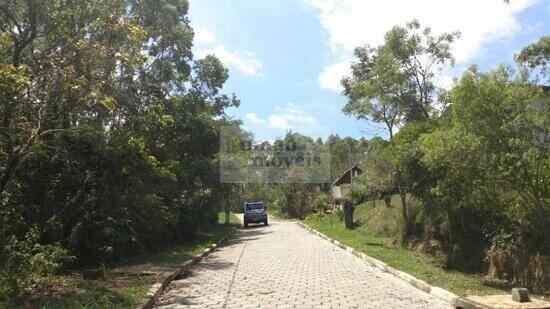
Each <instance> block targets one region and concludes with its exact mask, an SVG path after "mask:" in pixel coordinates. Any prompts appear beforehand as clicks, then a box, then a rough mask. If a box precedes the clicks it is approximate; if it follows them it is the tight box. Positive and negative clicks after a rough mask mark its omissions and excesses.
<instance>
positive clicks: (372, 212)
mask: <svg viewBox="0 0 550 309" xmlns="http://www.w3.org/2000/svg"><path fill="white" fill-rule="evenodd" d="M398 200H399V199H398V198H397V196H395V198H394V201H395V202H397V201H398ZM399 215H400V209H399V208H398V207H393V208H387V207H386V206H385V203H384V201H383V200H377V201H376V202H375V203H373V202H370V201H369V202H366V203H363V204H360V205H358V206H356V210H355V213H354V217H355V219H356V221H357V223H356V224H357V227H356V228H354V229H353V230H349V229H346V227H345V225H344V224H343V222H342V220H341V217H340V216H339V215H338V214H336V213H333V214H324V213H322V212H321V213H317V214H312V215H310V216H309V217H307V218H306V219H305V220H304V223H306V224H307V225H309V226H311V227H312V228H314V229H316V230H318V231H320V232H321V233H323V234H325V235H327V236H329V237H331V238H333V239H336V240H338V241H339V242H341V243H343V244H346V245H348V246H350V247H353V248H355V249H357V250H359V251H361V252H364V253H366V254H367V255H369V256H372V257H374V258H376V259H378V260H380V261H383V262H384V263H386V264H388V265H389V266H391V267H394V268H396V269H399V270H401V271H404V272H407V273H409V274H411V275H413V276H415V277H417V278H419V279H421V280H424V281H426V282H427V283H428V284H430V285H434V286H439V287H441V288H444V289H447V290H449V291H452V292H453V293H455V294H457V295H470V294H476V295H484V294H502V293H507V292H508V291H507V290H501V289H497V288H493V287H490V286H487V285H485V284H484V283H483V282H484V281H483V275H482V274H477V273H466V272H461V271H457V270H453V269H445V268H444V256H443V253H442V252H441V248H440V247H439V246H440V243H438V242H432V243H431V244H421V243H419V244H416V246H411V247H407V248H403V247H402V246H401V244H400V243H399V241H398V240H397V239H396V237H395V236H396V235H399V233H400V225H399V222H400V221H399Z"/></svg>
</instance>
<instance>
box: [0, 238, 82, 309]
mask: <svg viewBox="0 0 550 309" xmlns="http://www.w3.org/2000/svg"><path fill="white" fill-rule="evenodd" d="M3 236H5V235H3ZM38 238H39V233H38V231H37V229H36V228H33V229H31V230H30V231H29V232H28V233H27V234H25V236H24V237H23V238H22V239H18V238H17V237H16V236H15V235H9V236H7V237H0V240H2V247H1V248H0V262H1V264H2V265H3V266H2V267H1V268H0V304H1V303H2V302H8V301H10V300H12V299H14V298H16V297H18V296H20V295H21V293H22V292H23V291H24V289H26V288H29V287H30V286H31V285H33V284H39V283H40V278H41V277H43V276H45V275H48V274H54V273H56V272H58V271H59V270H60V269H62V268H64V267H67V266H68V265H69V264H71V263H72V262H73V260H74V257H73V256H71V255H70V254H69V251H68V250H67V249H64V248H63V247H61V246H59V245H41V244H39V243H38V240H39V239H38Z"/></svg>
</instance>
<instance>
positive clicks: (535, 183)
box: [342, 22, 550, 289]
mask: <svg viewBox="0 0 550 309" xmlns="http://www.w3.org/2000/svg"><path fill="white" fill-rule="evenodd" d="M418 29H419V26H418V24H417V23H416V22H413V23H410V24H409V25H408V26H407V27H406V28H400V27H395V28H394V29H392V30H391V31H390V32H388V34H387V35H386V40H385V42H384V44H383V45H381V46H380V47H377V48H370V47H365V48H358V49H357V51H356V56H357V61H356V62H355V63H354V64H353V65H352V75H351V76H350V77H347V78H345V79H344V80H343V81H342V84H343V86H344V88H345V91H344V94H345V95H346V96H347V97H348V99H349V101H348V104H347V105H346V106H345V107H344V112H345V113H348V114H352V115H355V116H356V117H357V118H359V119H369V120H372V121H375V122H381V123H383V124H384V125H385V126H386V127H387V130H388V131H389V137H390V139H389V142H388V143H386V145H384V144H382V147H380V143H376V144H377V145H373V143H372V142H371V141H368V142H367V145H370V146H372V147H368V149H369V151H368V154H367V156H366V157H365V159H364V161H363V167H364V169H366V170H367V171H366V174H365V176H364V177H363V178H364V179H358V184H357V185H356V187H358V188H356V189H355V190H354V191H356V193H355V194H354V196H361V194H359V193H360V191H361V190H363V191H366V192H367V193H369V192H370V193H375V192H376V190H380V189H384V188H386V190H387V191H390V192H391V191H392V190H394V191H397V192H399V194H400V195H401V199H402V201H403V202H402V205H401V207H402V209H403V221H404V225H403V229H408V231H405V232H404V233H403V235H402V236H403V238H405V237H406V238H409V239H412V240H413V241H418V240H421V241H422V240H430V239H437V240H439V241H441V242H442V244H443V248H442V249H443V250H444V253H445V255H446V258H447V259H446V265H447V266H452V267H458V268H464V269H469V270H479V269H480V268H481V267H482V265H483V262H484V258H485V257H486V256H488V257H489V259H490V257H491V256H492V255H494V254H495V252H499V253H502V252H504V253H505V254H506V255H507V256H508V255H509V256H511V259H512V261H513V262H510V263H511V264H513V265H515V266H514V269H513V270H510V271H511V272H512V271H513V272H514V274H513V276H514V277H515V278H514V280H516V281H517V282H518V283H519V284H524V285H530V286H533V287H535V288H537V289H540V287H541V286H542V285H543V284H545V283H544V282H547V280H548V274H547V273H546V274H544V271H543V270H542V269H544V267H543V266H537V267H540V268H538V269H536V270H533V269H531V268H530V267H533V266H532V265H535V264H536V263H535V264H533V263H531V262H530V261H531V259H532V258H533V257H536V256H548V255H549V254H550V239H549V238H548V234H549V231H548V226H550V191H549V188H550V150H549V145H550V142H549V136H550V131H549V129H550V105H549V104H550V99H549V98H550V95H549V90H548V89H549V88H548V81H549V80H550V73H549V69H548V63H549V59H550V53H549V50H550V49H549V48H548V42H549V41H548V37H543V38H541V40H540V41H538V42H537V43H535V44H532V45H530V46H528V47H526V48H525V49H523V50H522V51H521V52H520V53H519V54H518V55H517V56H516V61H517V64H518V66H517V69H514V68H512V67H509V66H501V67H499V68H497V69H495V70H493V71H490V72H486V73H485V72H480V71H479V70H478V69H477V68H476V67H475V66H473V67H471V68H470V69H469V70H467V71H466V72H465V73H464V74H463V76H462V77H461V78H460V79H459V80H458V81H457V83H456V85H454V87H453V88H452V90H451V91H450V92H446V91H443V90H441V91H437V89H436V87H435V86H434V82H433V79H434V77H435V74H434V73H436V72H437V71H438V70H439V69H440V68H441V65H443V64H445V63H446V62H447V61H449V60H450V61H451V62H452V56H451V55H450V53H449V44H450V43H452V42H453V40H454V38H455V36H456V35H455V34H443V35H442V36H440V37H438V38H437V39H435V38H434V37H432V36H431V35H430V31H429V30H424V31H423V32H422V34H421V35H417V34H416V31H417V30H418ZM415 37H416V38H415ZM411 38H415V39H411ZM422 42H428V43H427V47H426V48H420V47H419V48H416V47H418V46H422ZM396 46H397V47H396ZM407 46H413V47H415V48H412V47H411V49H409V48H407ZM410 50H413V51H412V52H411V53H410V54H407V51H410ZM404 55H409V57H411V58H408V57H404ZM411 59H412V60H411ZM418 59H424V60H426V61H427V62H423V61H418ZM422 63H428V65H427V66H422ZM415 64H417V66H416V67H415V66H414V65H415ZM430 68H432V70H431V71H430ZM417 74H418V75H417ZM417 76H419V78H416V77H417ZM422 85H424V86H422ZM418 111H420V112H418ZM397 129H399V130H398V132H397V133H396V131H397ZM404 197H408V198H407V200H409V199H412V200H414V201H415V202H416V203H415V204H417V206H416V207H418V209H416V210H415V211H417V212H418V213H417V214H415V218H412V217H411V216H410V215H409V212H410V211H411V207H412V206H411V205H410V204H407V203H405V200H406V199H405V198H404ZM407 220H409V221H410V222H409V223H408V224H407ZM404 240H406V239H404ZM405 243H406V241H404V244H405ZM537 261H538V260H537ZM530 265H531V266H530ZM541 274H542V275H541ZM533 276H539V277H538V278H537V279H536V280H538V282H535V281H536V280H530V279H528V280H526V279H521V278H520V277H523V278H529V277H533ZM518 278H519V279H518ZM537 284H538V285H537Z"/></svg>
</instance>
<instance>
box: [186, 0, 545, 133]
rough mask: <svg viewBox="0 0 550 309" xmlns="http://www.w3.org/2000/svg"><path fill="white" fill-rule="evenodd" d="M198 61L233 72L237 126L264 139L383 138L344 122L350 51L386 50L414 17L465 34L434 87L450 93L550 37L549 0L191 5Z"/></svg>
mask: <svg viewBox="0 0 550 309" xmlns="http://www.w3.org/2000/svg"><path fill="white" fill-rule="evenodd" d="M189 16H190V19H191V25H192V26H193V28H194V29H195V46H194V52H195V55H196V56H197V57H202V56H204V55H206V54H215V55H216V56H218V58H220V59H221V60H222V61H223V62H224V64H225V65H226V67H228V68H229V71H230V78H229V80H228V82H227V84H226V86H225V89H224V91H225V92H228V93H231V92H234V93H235V94H236V95H237V96H238V97H239V99H240V100H241V106H240V107H239V108H232V109H230V110H229V111H228V114H229V115H231V116H233V117H235V118H238V119H241V120H242V121H243V123H244V126H245V128H246V129H247V130H249V131H252V132H254V134H255V136H256V138H257V139H258V140H273V139H275V138H277V137H281V136H284V134H285V132H286V131H287V130H290V129H292V130H293V131H296V132H300V133H303V134H306V135H309V136H312V137H315V138H316V137H322V138H323V139H324V138H326V137H327V136H328V135H329V134H338V135H340V136H353V137H361V136H365V137H367V138H370V137H372V136H375V135H382V136H384V134H385V133H384V132H383V131H381V130H380V127H379V126H377V125H375V124H369V123H367V122H365V121H356V120H355V119H354V118H353V117H348V116H345V115H344V114H343V113H342V112H341V109H342V106H343V105H344V104H345V101H346V100H345V98H344V97H343V96H342V95H341V94H340V91H341V89H339V86H338V81H339V80H340V79H341V77H342V76H343V75H345V74H346V72H347V68H348V67H349V62H350V61H351V60H353V57H352V56H353V55H352V52H353V48H354V47H356V46H358V45H362V44H370V45H373V46H376V45H378V44H380V43H381V41H382V36H383V34H384V33H385V32H386V31H388V30H389V29H390V28H391V27H392V26H393V25H397V24H399V25H404V24H405V23H406V22H407V21H409V20H411V19H413V18H416V19H418V20H419V21H420V23H421V24H422V25H426V26H430V27H432V28H433V30H434V32H435V33H440V32H443V31H452V30H459V31H461V33H462V37H461V39H460V40H459V41H458V42H457V44H455V46H454V54H455V57H456V59H457V64H456V66H455V67H454V68H444V69H443V71H442V73H441V74H440V76H439V77H438V78H437V82H438V83H439V84H440V86H442V87H450V85H452V78H453V77H457V76H460V74H461V72H463V71H464V70H465V69H466V68H467V67H468V66H470V65H471V64H477V65H478V66H479V67H480V68H481V69H483V70H489V69H491V68H494V67H495V66H497V65H498V64H499V63H512V61H513V55H514V54H515V53H516V52H517V51H519V50H520V49H521V48H522V47H523V46H525V45H527V44H530V43H533V42H535V41H537V40H538V39H539V38H540V37H541V36H543V35H548V34H550V22H549V20H550V1H548V0H511V3H510V4H509V5H506V4H504V3H503V1H502V0H461V1H457V0H449V1H447V0H443V1H442V0H418V1H405V0H384V1H366V0H191V1H190V13H189Z"/></svg>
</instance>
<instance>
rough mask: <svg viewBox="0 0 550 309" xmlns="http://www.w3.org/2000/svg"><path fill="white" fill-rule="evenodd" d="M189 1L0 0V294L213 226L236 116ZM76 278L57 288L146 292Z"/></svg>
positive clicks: (2, 297)
mask: <svg viewBox="0 0 550 309" xmlns="http://www.w3.org/2000/svg"><path fill="white" fill-rule="evenodd" d="M188 8H189V5H188V2H187V1H186V0H175V1H154V0H153V1H152V0H138V1H128V0H112V1H84V0H76V1H64V0H54V1H42V0H29V1H11V0H9V1H1V2H0V302H2V301H7V300H10V301H12V300H15V299H19V298H20V297H24V295H25V294H28V292H29V291H31V290H32V291H34V292H33V293H35V294H39V293H40V292H41V291H40V290H41V289H42V288H43V289H46V290H47V288H48V286H47V283H48V282H47V280H45V278H48V277H49V276H51V275H55V274H63V273H67V272H75V271H76V272H78V271H81V270H84V269H90V268H92V269H95V268H101V267H110V266H111V265H114V264H116V263H120V262H121V261H125V260H127V259H128V258H129V257H132V256H136V255H141V254H151V253H154V252H158V251H160V250H166V248H171V247H174V248H176V247H178V246H184V247H182V248H184V249H183V250H184V251H182V254H181V256H182V257H183V256H184V255H185V254H186V252H188V251H189V250H191V248H189V249H186V248H188V247H186V246H188V244H190V243H196V242H197V241H198V242H199V243H198V244H200V243H201V241H206V240H209V239H211V237H214V235H212V236H208V235H204V234H201V233H202V232H203V231H205V230H208V229H209V228H210V227H212V226H214V225H215V224H216V222H217V220H218V219H217V213H218V211H220V210H222V209H223V208H224V207H225V206H226V205H225V203H226V202H228V201H229V199H230V196H231V195H233V193H232V190H233V187H234V186H233V185H231V184H226V183H220V181H219V174H220V173H219V164H218V154H219V140H220V138H219V132H220V127H222V126H226V125H233V126H234V127H236V128H238V129H240V122H239V121H236V120H233V119H232V118H231V117H228V116H227V115H226V110H227V109H228V108H230V107H237V106H238V105H239V101H238V100H237V99H236V97H235V96H234V95H232V94H224V93H222V87H223V85H224V83H225V81H226V80H227V78H228V77H229V75H228V70H227V69H226V68H224V66H223V65H222V63H221V62H220V60H218V59H217V58H216V57H214V56H212V55H208V56H205V57H204V58H202V59H197V58H194V57H193V54H192V51H191V48H192V46H193V37H194V31H193V28H192V27H191V26H190V21H189V19H188V18H187V13H188ZM222 229H223V228H222ZM221 231H222V230H220V232H221ZM204 237H206V238H204ZM209 237H210V238H209ZM201 238H204V239H202V240H201ZM189 252H190V251H189ZM140 280H141V279H140ZM143 280H145V281H147V280H148V279H143ZM54 281H55V278H54ZM69 281H70V280H69ZM71 282H74V280H73V281H71ZM76 282H78V283H79V284H80V281H79V280H76ZM82 284H83V285H81V286H82V288H80V287H75V289H73V288H69V287H67V289H68V290H71V291H76V292H75V293H76V295H81V296H78V297H83V298H85V299H87V298H88V297H91V298H96V294H97V297H105V298H106V299H105V301H106V302H107V303H108V302H110V301H111V300H109V299H111V298H119V299H120V300H119V301H121V302H130V301H131V300H132V299H135V298H137V297H138V294H140V293H141V292H143V289H142V288H141V287H140V285H139V284H138V286H137V287H136V286H134V285H133V283H132V284H130V283H128V284H129V286H128V287H127V288H128V290H126V292H124V293H122V294H120V293H119V292H117V293H114V292H113V293H111V294H108V293H102V292H97V291H100V290H101V289H102V288H103V287H102V286H101V284H99V283H98V285H96V283H88V282H85V283H82ZM120 285H121V286H123V288H126V286H125V285H126V283H122V282H121V283H120ZM96 286H97V289H96V290H94V287H96ZM80 289H82V293H83V294H78V293H79V292H78V291H79V290H80ZM90 291H92V292H90ZM89 292H90V293H89ZM125 293H126V294H132V295H126V294H125ZM117 302H118V301H117ZM100 307H103V306H100Z"/></svg>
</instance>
